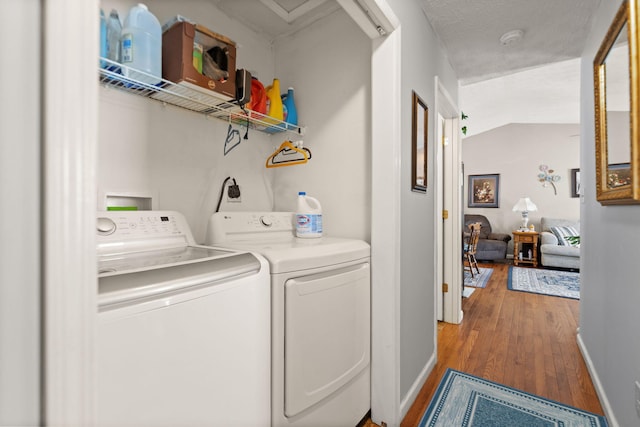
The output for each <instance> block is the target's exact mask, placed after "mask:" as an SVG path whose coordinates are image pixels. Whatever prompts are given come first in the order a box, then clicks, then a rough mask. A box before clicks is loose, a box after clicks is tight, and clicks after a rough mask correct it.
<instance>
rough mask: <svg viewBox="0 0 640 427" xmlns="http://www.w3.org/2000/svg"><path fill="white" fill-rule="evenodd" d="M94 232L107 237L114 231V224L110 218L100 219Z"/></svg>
mask: <svg viewBox="0 0 640 427" xmlns="http://www.w3.org/2000/svg"><path fill="white" fill-rule="evenodd" d="M96 230H97V231H98V234H100V235H102V236H108V235H109V234H112V233H113V232H114V231H116V223H115V222H113V220H112V219H110V218H104V217H100V218H98V220H97V221H96Z"/></svg>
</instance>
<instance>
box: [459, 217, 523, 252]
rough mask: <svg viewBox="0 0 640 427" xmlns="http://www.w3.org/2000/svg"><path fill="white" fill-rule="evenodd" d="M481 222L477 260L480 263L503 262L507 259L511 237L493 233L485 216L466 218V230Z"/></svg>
mask: <svg viewBox="0 0 640 427" xmlns="http://www.w3.org/2000/svg"><path fill="white" fill-rule="evenodd" d="M474 222H479V223H480V225H481V226H482V228H481V229H480V240H479V241H478V249H477V252H476V259H478V260H480V261H495V260H503V259H505V258H506V257H507V245H508V243H509V240H511V235H509V234H505V233H493V232H492V231H491V223H490V222H489V220H488V219H487V217H486V216H484V215H471V214H467V215H465V216H464V229H465V230H467V229H468V227H469V224H472V223H474Z"/></svg>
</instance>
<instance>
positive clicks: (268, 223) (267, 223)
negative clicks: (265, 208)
mask: <svg viewBox="0 0 640 427" xmlns="http://www.w3.org/2000/svg"><path fill="white" fill-rule="evenodd" d="M260 222H261V223H262V225H264V226H265V227H271V226H272V225H273V222H272V221H271V218H269V217H267V216H261V217H260Z"/></svg>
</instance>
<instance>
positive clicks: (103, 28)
mask: <svg viewBox="0 0 640 427" xmlns="http://www.w3.org/2000/svg"><path fill="white" fill-rule="evenodd" d="M100 57H101V58H106V57H107V19H106V18H105V16H104V11H103V10H102V9H100ZM100 66H101V67H102V68H106V66H107V63H106V62H105V61H100Z"/></svg>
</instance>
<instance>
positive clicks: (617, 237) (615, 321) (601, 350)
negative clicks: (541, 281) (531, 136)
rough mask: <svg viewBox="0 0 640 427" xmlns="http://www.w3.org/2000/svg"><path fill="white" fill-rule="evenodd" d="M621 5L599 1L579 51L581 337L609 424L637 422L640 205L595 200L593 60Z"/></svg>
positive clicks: (639, 315) (633, 424)
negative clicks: (604, 202) (609, 204)
mask: <svg viewBox="0 0 640 427" xmlns="http://www.w3.org/2000/svg"><path fill="white" fill-rule="evenodd" d="M619 4H620V2H619V1H616V2H602V3H601V4H600V8H599V10H598V12H597V14H596V16H595V19H594V23H593V29H592V31H591V35H590V37H589V39H588V40H587V44H586V48H585V50H584V55H583V57H582V85H581V99H582V101H581V114H580V115H581V135H582V137H581V168H582V171H583V173H582V183H583V190H584V204H582V205H581V228H582V240H581V242H582V245H581V249H582V256H581V260H580V267H581V270H580V273H581V274H580V280H581V294H580V298H581V300H580V305H581V307H580V339H581V341H582V343H583V350H584V351H585V354H586V356H587V361H588V363H589V364H590V368H591V370H592V377H593V378H594V381H595V383H596V386H598V387H599V391H600V393H601V401H602V402H603V405H604V406H605V409H606V411H607V416H608V418H609V422H610V424H611V425H613V426H615V425H620V426H637V425H639V424H640V418H639V417H638V414H637V413H636V410H635V398H634V381H640V364H639V363H638V360H640V339H638V328H637V325H638V324H640V310H638V303H639V302H640V286H639V285H638V269H637V263H638V261H637V243H636V242H637V241H638V240H639V239H640V206H602V205H600V204H599V203H598V202H597V201H596V198H595V195H596V192H595V188H596V184H595V136H594V126H595V125H594V107H593V98H594V95H593V58H594V57H595V54H596V52H597V50H598V48H599V46H600V43H601V41H602V39H603V38H604V35H605V33H606V31H607V29H608V27H609V25H610V23H611V21H612V20H613V16H614V15H615V12H616V10H617V8H618V6H619ZM636 160H638V159H637V157H636Z"/></svg>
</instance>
